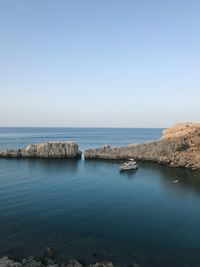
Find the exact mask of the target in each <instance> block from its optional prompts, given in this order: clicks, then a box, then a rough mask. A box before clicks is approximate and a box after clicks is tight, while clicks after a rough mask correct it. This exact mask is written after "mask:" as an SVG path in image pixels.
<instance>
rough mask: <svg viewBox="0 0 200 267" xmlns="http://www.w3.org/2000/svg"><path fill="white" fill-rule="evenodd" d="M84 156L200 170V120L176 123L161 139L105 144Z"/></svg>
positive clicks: (88, 151) (165, 131) (89, 150)
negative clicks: (124, 144)
mask: <svg viewBox="0 0 200 267" xmlns="http://www.w3.org/2000/svg"><path fill="white" fill-rule="evenodd" d="M85 158H86V159H87V158H95V159H98V158H100V159H127V158H134V159H136V160H146V161H156V162H159V163H163V164H167V165H169V166H170V167H186V168H190V169H193V170H200V123H183V124H177V125H175V126H174V127H172V128H169V129H166V130H164V131H163V136H162V138H161V139H160V140H158V141H152V142H147V143H144V144H131V145H128V146H121V147H117V146H115V147H111V146H103V147H102V148H97V149H88V150H86V151H85Z"/></svg>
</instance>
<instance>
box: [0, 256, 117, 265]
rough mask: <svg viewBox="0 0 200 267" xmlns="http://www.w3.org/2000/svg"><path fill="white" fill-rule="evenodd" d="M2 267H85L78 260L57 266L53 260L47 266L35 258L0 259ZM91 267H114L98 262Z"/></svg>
mask: <svg viewBox="0 0 200 267" xmlns="http://www.w3.org/2000/svg"><path fill="white" fill-rule="evenodd" d="M0 267H83V265H82V264H80V263H79V262H78V261H76V260H71V261H70V262H69V263H61V264H57V263H55V262H54V261H53V260H48V261H47V263H46V264H44V263H42V262H41V261H36V260H35V259H34V258H33V257H29V258H27V259H23V261H22V262H16V261H13V260H11V259H9V258H8V257H2V258H0ZM89 267H114V265H113V264H112V263H111V262H97V263H95V264H91V265H89Z"/></svg>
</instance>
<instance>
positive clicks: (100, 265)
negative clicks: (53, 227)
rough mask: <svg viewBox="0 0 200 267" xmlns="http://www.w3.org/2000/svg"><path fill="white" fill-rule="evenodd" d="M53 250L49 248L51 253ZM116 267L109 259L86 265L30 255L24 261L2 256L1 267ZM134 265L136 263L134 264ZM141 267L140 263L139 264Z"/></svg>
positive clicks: (73, 261)
mask: <svg viewBox="0 0 200 267" xmlns="http://www.w3.org/2000/svg"><path fill="white" fill-rule="evenodd" d="M50 253H51V251H50V250H49V254H50ZM84 266H88V267H114V265H113V264H112V263H111V262H109V261H104V262H96V263H94V264H89V265H85V264H84V263H83V264H81V263H80V262H79V261H77V260H70V261H68V262H63V263H57V262H56V261H55V260H54V259H53V257H52V256H47V255H46V256H44V257H43V258H41V259H39V260H38V259H35V258H34V257H32V256H31V257H28V258H26V259H23V260H22V261H15V260H12V259H10V258H9V257H7V256H4V257H2V258H0V267H84ZM133 266H134V265H133ZM137 267H139V265H137Z"/></svg>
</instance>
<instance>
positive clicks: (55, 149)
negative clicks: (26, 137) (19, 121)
mask: <svg viewBox="0 0 200 267" xmlns="http://www.w3.org/2000/svg"><path fill="white" fill-rule="evenodd" d="M0 157H7V158H21V157H40V158H80V157H81V151H79V149H78V145H77V144H76V143H75V142H73V141H54V142H53V141H52V142H47V143H44V144H33V145H28V146H27V147H25V148H22V149H16V150H6V151H0Z"/></svg>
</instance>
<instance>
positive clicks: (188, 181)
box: [139, 162, 200, 194]
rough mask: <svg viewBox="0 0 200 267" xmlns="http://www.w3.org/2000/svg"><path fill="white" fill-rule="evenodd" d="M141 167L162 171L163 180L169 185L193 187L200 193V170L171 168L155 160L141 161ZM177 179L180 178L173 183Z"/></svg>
mask: <svg viewBox="0 0 200 267" xmlns="http://www.w3.org/2000/svg"><path fill="white" fill-rule="evenodd" d="M139 167H140V168H143V169H151V170H152V171H155V172H158V173H160V175H161V177H162V178H163V182H164V183H165V184H166V185H167V186H169V185H174V186H177V187H187V188H192V189H193V190H194V191H195V192H197V193H198V194H199V193H200V171H192V170H190V169H186V168H171V167H169V166H165V165H161V164H159V163H155V162H140V163H139ZM175 180H178V183H175V184H173V181H175Z"/></svg>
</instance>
